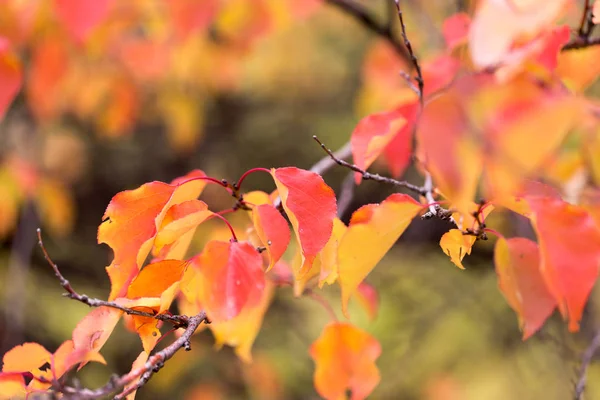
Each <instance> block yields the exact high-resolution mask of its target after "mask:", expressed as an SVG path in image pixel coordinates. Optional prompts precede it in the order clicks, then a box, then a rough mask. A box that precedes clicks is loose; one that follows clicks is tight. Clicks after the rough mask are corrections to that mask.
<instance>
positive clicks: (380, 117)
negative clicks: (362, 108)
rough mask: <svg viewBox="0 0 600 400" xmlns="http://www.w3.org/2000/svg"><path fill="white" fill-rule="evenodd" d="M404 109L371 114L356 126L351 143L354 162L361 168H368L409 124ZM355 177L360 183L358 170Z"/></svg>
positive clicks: (360, 177) (360, 176) (360, 178)
mask: <svg viewBox="0 0 600 400" xmlns="http://www.w3.org/2000/svg"><path fill="white" fill-rule="evenodd" d="M402 111H404V108H398V109H395V110H392V111H386V112H380V113H376V114H371V115H369V116H366V117H364V118H363V119H361V120H360V122H359V123H358V125H357V126H356V128H354V131H353V132H352V136H351V137H350V144H351V146H352V157H353V158H354V163H355V164H356V165H357V166H358V167H359V168H360V169H364V170H366V169H368V168H369V167H370V166H371V164H373V161H375V160H376V159H377V158H378V157H379V155H380V154H381V153H382V152H383V151H384V149H385V148H386V146H387V145H388V144H389V143H390V142H391V141H392V139H394V137H395V136H396V135H397V134H398V133H399V131H400V130H402V129H403V127H405V126H406V125H407V124H408V118H407V117H406V116H404V115H403V112H402ZM409 135H410V132H409ZM409 151H410V150H409ZM354 177H355V181H356V183H357V184H359V183H360V182H361V180H362V175H361V174H360V173H358V172H356V173H355V175H354Z"/></svg>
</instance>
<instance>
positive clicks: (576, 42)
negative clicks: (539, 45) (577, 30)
mask: <svg viewBox="0 0 600 400" xmlns="http://www.w3.org/2000/svg"><path fill="white" fill-rule="evenodd" d="M598 45H600V37H599V38H595V39H588V40H584V39H582V38H580V37H579V36H578V37H576V38H575V39H573V40H572V41H570V42H569V43H567V44H565V45H564V46H563V47H562V49H561V51H568V50H577V49H584V48H586V47H591V46H598Z"/></svg>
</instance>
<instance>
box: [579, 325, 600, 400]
mask: <svg viewBox="0 0 600 400" xmlns="http://www.w3.org/2000/svg"><path fill="white" fill-rule="evenodd" d="M599 347H600V330H599V331H598V332H597V333H596V334H595V335H594V338H593V339H592V341H591V343H590V345H589V346H588V348H587V349H585V352H584V353H583V356H582V357H581V368H580V370H579V371H580V372H579V380H578V381H577V384H576V385H575V397H574V398H575V400H582V399H583V392H584V390H585V384H586V380H587V370H588V368H589V366H590V364H591V363H592V359H593V358H594V355H595V354H596V351H598V348H599Z"/></svg>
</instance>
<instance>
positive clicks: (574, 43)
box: [562, 0, 600, 51]
mask: <svg viewBox="0 0 600 400" xmlns="http://www.w3.org/2000/svg"><path fill="white" fill-rule="evenodd" d="M592 3H593V2H592V0H585V1H584V5H583V11H582V12H581V22H580V23H579V28H578V29H577V37H576V38H575V39H573V40H571V41H570V42H569V43H567V44H566V45H564V46H563V48H562V51H565V50H576V49H583V48H585V47H590V46H595V45H600V38H596V39H590V37H591V36H592V33H593V31H594V28H595V27H596V25H595V24H594V20H593V19H594V15H593V12H592V11H593V10H592Z"/></svg>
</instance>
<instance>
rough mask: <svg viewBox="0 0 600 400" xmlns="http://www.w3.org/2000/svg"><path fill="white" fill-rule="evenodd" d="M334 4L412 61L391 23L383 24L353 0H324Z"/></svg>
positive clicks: (400, 54) (401, 55) (404, 57)
mask: <svg viewBox="0 0 600 400" xmlns="http://www.w3.org/2000/svg"><path fill="white" fill-rule="evenodd" d="M324 1H325V2H327V3H329V4H331V5H332V6H335V7H338V8H339V9H341V10H342V11H344V12H345V13H346V14H348V15H350V16H352V17H354V19H356V20H357V21H358V22H360V23H362V24H363V25H364V26H365V27H367V28H368V29H369V30H370V31H371V32H373V33H375V34H377V35H379V36H381V37H382V38H383V39H385V40H387V41H388V42H389V43H390V45H392V47H393V48H394V50H395V51H396V53H398V55H399V56H400V57H402V58H403V59H405V60H406V61H411V57H410V53H409V51H408V50H407V48H406V47H404V46H403V45H402V43H401V42H399V41H398V40H397V39H396V37H395V36H394V31H393V29H392V25H391V24H386V25H384V24H381V23H380V22H378V21H377V20H376V19H375V18H374V17H373V16H372V15H371V14H369V13H368V12H367V10H365V9H364V8H363V7H361V6H360V5H358V4H356V3H355V2H354V1H352V0H324Z"/></svg>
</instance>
